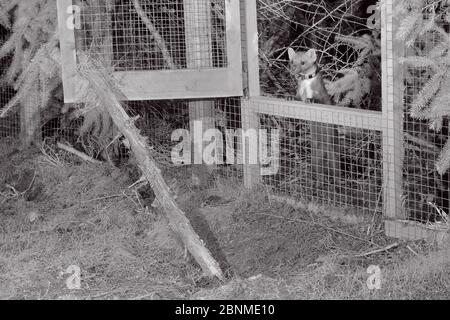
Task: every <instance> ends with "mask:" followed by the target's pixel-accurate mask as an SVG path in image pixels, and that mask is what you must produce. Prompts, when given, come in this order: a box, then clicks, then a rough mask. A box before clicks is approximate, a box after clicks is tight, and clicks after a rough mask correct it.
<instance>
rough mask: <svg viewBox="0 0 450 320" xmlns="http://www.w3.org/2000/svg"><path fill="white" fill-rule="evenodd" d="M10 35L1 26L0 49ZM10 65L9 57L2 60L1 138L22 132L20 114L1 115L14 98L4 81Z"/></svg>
mask: <svg viewBox="0 0 450 320" xmlns="http://www.w3.org/2000/svg"><path fill="white" fill-rule="evenodd" d="M8 35H9V34H8V32H7V30H5V29H3V27H1V26H0V47H1V45H2V44H3V42H4V41H5V40H6V39H7V36H8ZM10 63H11V59H10V57H8V56H7V57H4V58H2V59H0V138H5V137H15V136H17V135H18V134H19V132H20V122H19V114H18V113H17V112H9V113H7V114H6V115H3V114H1V109H3V107H5V106H6V105H7V103H8V102H9V101H10V99H11V98H12V97H13V96H14V89H13V88H12V87H11V85H10V84H8V83H7V82H6V80H4V79H5V73H6V71H7V70H8V68H9V66H10Z"/></svg>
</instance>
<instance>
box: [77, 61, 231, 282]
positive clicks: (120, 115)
mask: <svg viewBox="0 0 450 320" xmlns="http://www.w3.org/2000/svg"><path fill="white" fill-rule="evenodd" d="M79 73H80V76H81V77H82V78H83V79H84V80H85V81H86V86H85V88H86V95H85V99H88V101H97V104H98V105H99V106H100V105H102V106H103V107H104V108H105V109H106V111H107V112H108V113H109V114H110V115H111V118H112V119H113V121H114V123H115V125H116V126H117V128H118V129H119V130H120V132H122V134H123V135H124V136H125V138H126V139H128V141H129V143H130V149H131V151H132V152H133V153H134V155H135V157H136V160H137V163H138V166H139V167H140V169H141V170H142V172H143V175H144V176H145V178H146V179H147V180H148V182H149V183H150V185H151V187H152V189H153V192H154V193H155V196H156V199H157V200H158V202H159V205H160V207H161V209H162V210H163V211H164V213H165V214H166V215H167V218H168V220H169V225H170V228H171V229H172V231H173V232H175V233H176V234H177V235H178V236H179V237H180V238H181V240H182V241H183V243H184V245H185V246H186V249H187V250H188V251H189V253H190V254H191V255H192V256H193V257H194V259H195V261H197V263H198V264H199V265H200V267H201V268H202V270H203V272H205V274H206V275H207V276H211V277H217V278H219V279H220V280H222V281H223V280H224V277H223V273H222V271H221V269H220V266H219V264H218V263H217V261H216V260H215V259H214V258H213V257H212V255H211V253H210V251H209V250H208V249H207V248H206V247H205V245H204V243H203V241H202V240H201V239H200V238H199V236H198V235H197V234H196V233H195V231H194V229H193V228H192V226H191V224H190V222H189V220H188V219H187V218H186V216H185V214H184V212H183V211H182V210H181V209H180V208H179V207H178V204H177V203H176V202H175V200H174V198H173V195H172V193H171V191H170V188H169V186H168V185H167V184H166V182H165V181H164V179H163V177H162V174H161V171H160V169H159V168H158V166H157V165H156V163H155V161H154V158H153V156H152V150H151V149H150V148H149V145H148V143H147V140H146V138H144V137H143V136H142V135H141V134H140V133H139V130H138V129H137V127H136V126H135V124H134V120H135V119H133V118H130V117H129V115H128V114H127V112H126V111H125V110H124V108H123V107H122V104H121V103H120V101H119V99H120V97H121V96H120V92H119V91H118V89H117V86H116V85H115V83H114V82H113V80H112V78H111V75H110V74H108V72H107V71H106V69H105V67H104V66H102V65H101V64H100V63H99V62H96V61H92V60H90V59H89V58H88V57H86V56H85V55H83V54H80V68H79Z"/></svg>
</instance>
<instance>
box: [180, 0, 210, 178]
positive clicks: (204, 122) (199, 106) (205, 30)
mask: <svg viewBox="0 0 450 320" xmlns="http://www.w3.org/2000/svg"><path fill="white" fill-rule="evenodd" d="M183 3H184V23H185V33H186V40H185V41H186V64H187V68H188V69H201V68H212V67H213V60H212V43H211V28H212V26H211V2H210V1H198V0H184V1H183ZM189 119H190V121H189V125H190V131H191V136H192V137H193V138H194V141H193V147H192V150H193V164H194V165H193V170H192V180H193V183H194V185H198V186H199V185H203V184H205V183H206V182H207V180H208V177H209V175H210V174H211V172H212V170H213V168H214V167H213V166H206V165H203V164H202V163H203V148H204V143H203V139H202V137H203V132H205V131H206V130H208V129H212V128H215V120H214V119H215V108H214V101H211V100H198V101H191V102H189ZM194 123H197V124H200V123H201V126H202V132H201V137H200V134H199V133H198V134H195V130H194ZM194 136H196V137H194ZM199 139H200V141H198V140H199Z"/></svg>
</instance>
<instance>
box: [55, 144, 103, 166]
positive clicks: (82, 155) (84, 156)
mask: <svg viewBox="0 0 450 320" xmlns="http://www.w3.org/2000/svg"><path fill="white" fill-rule="evenodd" d="M56 146H57V147H58V148H60V149H61V150H64V151H67V152H70V153H72V154H74V155H76V156H77V157H79V158H81V159H82V160H84V161H87V162H90V163H95V164H102V163H103V162H101V161H99V160H96V159H94V158H92V157H90V156H88V155H87V154H85V153H83V152H81V151H78V150H76V149H74V148H72V147H70V146H68V145H65V144H63V143H61V142H58V143H57V144H56Z"/></svg>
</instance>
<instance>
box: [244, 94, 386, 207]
mask: <svg viewBox="0 0 450 320" xmlns="http://www.w3.org/2000/svg"><path fill="white" fill-rule="evenodd" d="M263 104H264V102H263V101H262V100H258V102H257V103H255V104H253V103H252V102H249V103H248V108H249V110H250V112H252V113H253V114H254V115H255V117H256V119H257V120H256V122H257V126H258V128H259V129H262V130H263V131H264V132H267V133H269V135H270V134H274V133H275V132H278V134H279V140H278V141H277V142H276V143H275V145H274V144H273V142H272V141H271V140H270V138H269V139H267V146H266V147H267V150H269V152H267V155H268V159H269V161H267V162H265V163H263V164H262V167H264V166H266V167H271V168H276V170H275V172H270V171H268V172H269V173H268V174H266V175H264V176H263V177H262V182H263V183H264V184H265V185H266V186H268V187H270V188H271V189H272V190H273V192H274V193H276V194H278V195H280V196H286V197H289V198H293V199H297V200H298V201H299V202H303V203H305V204H306V203H310V202H313V203H317V204H320V205H323V206H326V207H336V208H353V209H355V210H357V211H359V212H364V213H380V212H382V209H383V195H382V191H383V183H382V182H383V147H382V146H383V144H382V140H383V139H382V133H381V131H377V130H369V129H361V128H357V127H351V126H341V125H334V124H330V123H329V122H330V120H331V122H333V119H330V118H329V117H327V118H324V116H323V114H321V113H320V111H314V109H311V112H309V115H308V117H307V118H308V119H314V121H312V120H304V119H302V117H301V116H298V117H292V116H291V117H290V116H282V115H279V114H280V113H281V114H282V113H284V112H286V113H288V114H295V113H296V111H297V110H298V109H297V108H300V107H299V106H292V104H290V105H288V106H286V105H283V103H282V101H277V103H268V104H266V105H265V106H263ZM280 108H283V111H281V112H280V111H279V109H280ZM261 109H264V112H262V110H261ZM355 121H360V122H367V121H368V120H367V117H365V116H362V115H361V116H360V117H356V119H355ZM369 121H370V120H369ZM243 127H246V128H249V127H251V124H245V123H243ZM260 151H261V149H260ZM263 158H264V157H263ZM263 172H266V171H263Z"/></svg>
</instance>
